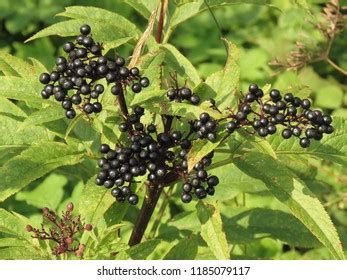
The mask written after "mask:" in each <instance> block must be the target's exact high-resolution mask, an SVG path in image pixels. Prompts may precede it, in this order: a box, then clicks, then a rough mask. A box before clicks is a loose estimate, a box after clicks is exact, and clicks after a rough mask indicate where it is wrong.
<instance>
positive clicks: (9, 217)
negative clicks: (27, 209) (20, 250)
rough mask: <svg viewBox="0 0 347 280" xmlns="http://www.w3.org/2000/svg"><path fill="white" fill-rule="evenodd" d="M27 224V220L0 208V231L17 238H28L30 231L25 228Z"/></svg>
mask: <svg viewBox="0 0 347 280" xmlns="http://www.w3.org/2000/svg"><path fill="white" fill-rule="evenodd" d="M24 219H25V218H24ZM28 224H29V220H23V219H20V218H19V217H18V216H16V215H14V214H13V213H11V212H8V211H6V210H5V209H2V208H0V232H2V233H6V234H8V235H10V236H11V237H16V238H17V239H21V240H27V239H29V238H30V233H28V232H27V231H26V228H25V227H26V225H28Z"/></svg>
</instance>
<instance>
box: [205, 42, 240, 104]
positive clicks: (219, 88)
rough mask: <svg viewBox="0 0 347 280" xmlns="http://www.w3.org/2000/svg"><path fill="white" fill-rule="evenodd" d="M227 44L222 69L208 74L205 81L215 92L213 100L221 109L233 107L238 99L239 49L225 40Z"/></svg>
mask: <svg viewBox="0 0 347 280" xmlns="http://www.w3.org/2000/svg"><path fill="white" fill-rule="evenodd" d="M225 42H226V44H227V46H228V57H227V61H226V63H225V66H224V69H223V70H220V71H218V72H216V73H213V74H212V75H210V76H209V77H208V78H207V79H206V81H205V83H206V84H207V85H208V86H210V88H211V89H212V90H213V91H214V92H215V93H216V96H215V100H216V102H217V104H218V106H219V107H221V108H222V109H224V108H226V107H233V106H235V105H236V104H237V101H238V98H237V96H238V89H239V84H240V66H239V58H240V51H239V49H238V48H237V47H236V46H235V45H234V44H233V43H231V42H229V41H227V40H225Z"/></svg>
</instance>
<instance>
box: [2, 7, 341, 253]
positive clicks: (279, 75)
mask: <svg viewBox="0 0 347 280" xmlns="http://www.w3.org/2000/svg"><path fill="white" fill-rule="evenodd" d="M153 1H154V0H153ZM341 2H345V1H341ZM306 3H307V5H306ZM326 3H327V1H322V0H307V1H300V0H297V1H294V0H288V1H282V0H274V1H272V4H273V6H275V7H276V8H273V7H272V8H271V7H268V6H255V5H235V6H226V7H222V8H218V9H215V10H214V13H215V16H216V18H217V19H218V22H219V24H220V26H221V32H222V33H223V35H224V36H225V37H226V38H227V39H229V40H230V41H232V42H234V43H235V44H236V45H237V46H238V47H239V48H240V50H241V59H240V65H241V79H242V81H241V82H242V83H241V84H242V89H245V88H246V87H247V85H248V84H249V83H251V82H253V83H258V84H259V85H261V86H263V85H265V84H266V83H270V84H272V85H273V86H274V87H278V88H280V89H288V88H290V87H291V86H302V87H304V88H305V86H309V89H308V88H306V90H312V93H311V98H312V99H313V101H314V105H315V106H317V107H321V108H322V109H324V110H325V111H326V112H327V113H331V114H332V115H335V116H343V117H344V118H347V94H346V88H347V86H346V82H347V76H346V75H344V74H343V73H341V72H340V71H338V70H336V69H335V68H334V67H332V66H331V65H329V64H328V63H326V61H318V62H315V63H309V64H308V65H306V66H304V67H302V68H301V69H300V70H297V71H293V70H292V71H279V70H281V69H279V68H274V67H271V66H270V62H272V61H274V60H275V59H276V58H278V59H279V60H282V61H283V60H284V59H285V58H286V57H288V55H289V53H290V52H291V51H293V50H295V43H296V42H297V41H300V42H303V43H304V44H305V45H307V46H308V47H309V49H310V50H311V51H312V52H313V53H314V52H315V51H316V50H317V49H319V47H320V46H321V45H324V43H325V38H324V36H322V34H321V32H319V31H318V30H317V28H315V27H314V25H313V24H311V23H310V20H312V19H311V18H310V16H309V15H310V13H311V14H312V15H314V16H315V17H317V18H318V19H320V17H321V15H320V13H321V12H322V9H323V7H324V5H325V4H326ZM342 4H343V3H342ZM72 5H83V6H95V7H100V8H105V9H108V10H110V11H114V12H116V13H119V14H121V15H123V16H125V17H126V18H128V19H130V20H132V21H134V22H135V23H136V25H137V26H138V27H140V28H142V30H145V28H146V24H147V21H146V20H145V19H144V18H143V17H142V16H141V15H140V14H138V13H137V12H136V11H135V10H134V9H133V8H132V7H130V6H129V5H127V4H125V3H123V1H120V0H103V1H90V0H84V1H82V0H81V1H73V0H16V1H13V0H1V1H0V50H1V51H5V52H9V53H11V54H14V55H16V56H18V57H21V58H28V57H34V58H36V59H38V60H40V61H41V62H42V63H43V64H45V66H47V67H48V69H51V68H52V66H53V63H54V59H53V57H54V56H56V55H57V54H58V53H60V52H61V45H62V42H64V41H65V40H64V38H59V37H56V36H55V37H46V38H42V39H38V40H35V41H31V42H29V43H27V44H25V43H24V41H25V40H26V39H27V38H29V37H30V36H32V35H33V34H35V33H36V32H38V31H39V30H41V29H43V28H44V27H47V26H49V25H51V24H53V23H55V22H59V21H60V20H61V19H60V18H59V17H55V15H56V14H58V13H60V12H62V11H63V10H64V7H66V6H72ZM345 5H346V3H345ZM308 10H309V11H308ZM346 35H347V29H344V30H343V31H342V32H341V33H340V34H338V36H336V38H335V39H334V43H333V45H332V48H331V51H330V58H331V60H332V61H334V62H335V63H336V64H337V65H339V67H341V68H343V69H347V52H346V49H347V36H346ZM171 43H172V44H174V45H175V46H176V47H177V48H178V49H179V50H180V51H181V52H182V53H183V54H184V55H185V56H186V57H188V59H189V60H190V61H191V62H192V63H193V65H194V66H195V67H196V68H197V69H198V71H199V73H200V75H201V76H202V77H207V76H208V75H209V74H211V73H213V72H215V71H216V70H218V69H221V68H222V67H223V64H224V62H225V49H224V46H223V43H222V41H221V40H220V33H219V31H218V29H217V27H216V25H215V23H214V21H213V19H212V17H211V14H210V13H209V12H208V11H205V12H203V13H201V14H200V15H198V16H197V17H194V18H192V19H190V20H188V21H187V22H185V23H184V24H182V25H180V26H179V27H178V28H177V30H175V32H174V34H173V37H172V39H171ZM132 48H133V46H131V45H125V46H123V47H122V50H121V51H122V53H124V54H125V55H130V54H131V51H132ZM282 70H283V69H282ZM297 164H299V163H297ZM303 168H305V171H306V170H307V169H311V170H312V176H313V177H315V178H316V179H318V181H319V184H315V185H312V186H311V187H312V189H314V190H315V193H316V194H318V195H319V196H320V200H321V201H322V202H323V204H325V206H326V207H327V209H328V212H329V214H330V215H331V217H332V219H333V222H334V223H335V224H336V225H337V227H338V229H339V231H340V235H341V237H342V239H346V236H347V234H346V227H347V175H346V174H347V172H346V170H344V169H343V168H341V167H339V166H335V165H333V166H329V165H326V164H323V165H322V163H321V162H319V161H314V160H312V162H310V166H309V167H307V166H305V167H303ZM317 168H318V169H317ZM293 169H300V168H298V166H293ZM317 170H318V171H317ZM62 171H63V169H62ZM222 181H224V179H222ZM225 181H227V180H226V179H225ZM77 183H78V182H76V181H75V182H68V180H67V178H66V177H64V176H61V175H57V174H51V175H49V176H48V177H46V178H43V179H42V180H41V181H37V182H35V183H34V184H31V185H30V186H29V187H28V188H27V189H26V190H24V192H21V193H19V194H17V195H16V196H15V197H12V198H10V199H8V200H7V201H5V202H4V203H1V204H0V206H1V207H4V208H6V209H8V210H15V211H17V212H19V213H22V214H25V215H26V216H29V217H30V216H32V217H37V218H38V217H39V215H38V208H37V207H42V206H44V205H41V204H42V203H41V202H38V201H37V198H36V197H35V196H36V194H35V191H31V192H30V195H29V194H28V193H25V191H29V190H33V189H34V188H36V191H37V193H38V194H40V195H41V194H42V192H41V191H40V187H41V188H44V186H46V185H47V184H49V185H50V186H51V187H52V186H54V188H55V190H56V193H55V196H56V199H55V200H52V199H51V198H50V199H49V200H50V202H51V203H52V205H51V207H52V208H57V207H58V206H59V205H64V204H65V203H66V201H71V200H74V197H78V196H79V194H80V192H81V191H82V187H83V184H77ZM76 184H77V185H76ZM71 186H75V188H74V191H73V192H72V190H71ZM40 200H41V201H45V200H46V198H44V197H43V198H41V199H40ZM62 201H65V202H64V203H61V202H62ZM268 203H272V200H271V201H270V200H269V199H268V198H265V197H264V198H262V197H259V196H254V197H252V195H249V196H248V200H247V206H249V207H251V206H253V205H254V207H259V206H261V205H268ZM171 210H172V209H171ZM133 214H134V213H133ZM129 215H131V213H130V214H129ZM259 243H261V244H260V245H259V244H258V245H257V246H253V247H252V246H250V248H249V251H248V254H249V255H252V253H253V255H255V256H258V257H263V258H281V257H283V258H285V256H284V255H278V254H279V251H281V254H282V247H281V245H279V243H278V244H277V243H276V242H275V241H270V240H263V241H261V242H259ZM343 243H344V247H345V248H346V247H347V246H346V243H347V242H346V240H343ZM278 246H280V247H281V250H278ZM269 248H270V249H269ZM319 250H321V251H309V252H308V253H307V254H308V255H307V256H306V258H324V257H325V256H326V255H325V254H326V251H324V249H319ZM284 251H286V250H284ZM312 252H313V253H312ZM289 253H290V254H293V255H292V256H290V258H295V254H298V253H297V252H295V253H293V252H292V251H291V252H289ZM289 253H288V254H289ZM300 253H305V252H300ZM310 254H311V255H310ZM287 257H288V256H287ZM327 257H329V256H327Z"/></svg>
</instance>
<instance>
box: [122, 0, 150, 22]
mask: <svg viewBox="0 0 347 280" xmlns="http://www.w3.org/2000/svg"><path fill="white" fill-rule="evenodd" d="M124 2H125V3H127V4H129V5H130V6H131V7H133V8H134V9H135V10H136V11H138V12H139V13H140V14H141V15H142V16H143V17H145V18H147V19H148V18H149V17H150V16H151V13H152V11H153V10H154V9H155V8H156V5H157V3H156V2H155V1H153V0H125V1H124Z"/></svg>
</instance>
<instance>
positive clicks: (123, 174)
mask: <svg viewBox="0 0 347 280" xmlns="http://www.w3.org/2000/svg"><path fill="white" fill-rule="evenodd" d="M143 114H144V109H143V108H142V107H135V108H134V113H133V114H131V115H129V116H128V117H127V120H126V122H124V123H121V124H120V125H119V129H120V131H121V132H123V133H128V135H129V140H130V141H129V142H130V143H129V145H128V146H126V147H125V146H123V147H117V148H116V149H115V150H112V149H111V148H110V147H109V145H106V144H102V145H101V147H100V152H101V153H103V154H104V155H105V156H104V157H102V158H101V159H100V160H99V163H98V165H99V167H100V168H101V170H100V171H99V173H98V176H97V178H96V184H97V185H103V186H105V187H106V188H113V187H114V186H115V188H113V189H112V191H111V193H112V195H113V196H114V197H115V198H116V199H117V201H119V202H123V201H125V199H126V198H127V199H128V202H129V203H130V204H133V205H135V204H137V202H138V197H137V195H136V194H134V193H132V191H131V189H130V185H131V182H133V180H134V178H135V177H137V176H143V175H145V174H146V173H147V171H148V172H149V174H148V180H149V181H151V182H156V183H159V182H160V180H161V179H163V178H164V177H165V175H166V174H167V173H168V172H169V170H170V166H169V165H168V164H167V163H169V162H172V161H173V159H174V157H175V154H174V152H173V151H171V150H170V149H171V148H172V147H173V146H174V145H175V144H177V143H178V141H180V139H181V136H182V135H181V133H180V132H179V131H174V132H172V133H158V134H157V129H156V126H155V125H153V124H149V125H148V126H147V127H146V128H145V126H144V125H143V124H142V123H141V120H140V119H141V116H142V115H143ZM155 138H156V139H155ZM125 184H127V186H124V185H125Z"/></svg>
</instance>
